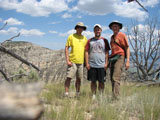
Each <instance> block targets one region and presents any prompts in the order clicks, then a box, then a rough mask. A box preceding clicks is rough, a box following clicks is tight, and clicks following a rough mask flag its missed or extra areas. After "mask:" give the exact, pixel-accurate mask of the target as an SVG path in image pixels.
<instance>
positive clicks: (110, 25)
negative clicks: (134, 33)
mask: <svg viewBox="0 0 160 120" xmlns="http://www.w3.org/2000/svg"><path fill="white" fill-rule="evenodd" d="M113 24H117V25H119V28H120V29H122V27H123V25H122V23H120V22H118V21H114V22H111V23H110V24H109V28H110V29H112V25H113Z"/></svg>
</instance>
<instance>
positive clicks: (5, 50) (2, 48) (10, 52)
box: [0, 46, 40, 71]
mask: <svg viewBox="0 0 160 120" xmlns="http://www.w3.org/2000/svg"><path fill="white" fill-rule="evenodd" d="M0 51H2V52H4V53H7V54H9V55H11V56H12V57H14V58H16V59H18V60H19V61H21V62H23V63H25V64H26V65H28V66H32V67H33V68H35V69H36V70H38V71H40V69H39V68H38V67H36V66H35V65H34V64H32V63H30V62H28V61H26V60H24V59H23V58H22V57H20V56H19V55H17V54H15V53H14V52H12V51H10V50H7V49H6V48H5V47H3V46H0Z"/></svg>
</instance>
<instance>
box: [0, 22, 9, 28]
mask: <svg viewBox="0 0 160 120" xmlns="http://www.w3.org/2000/svg"><path fill="white" fill-rule="evenodd" d="M7 24H8V23H7V22H6V23H5V24H4V25H3V26H2V27H1V28H0V30H3V29H4V27H5V26H6V25H7Z"/></svg>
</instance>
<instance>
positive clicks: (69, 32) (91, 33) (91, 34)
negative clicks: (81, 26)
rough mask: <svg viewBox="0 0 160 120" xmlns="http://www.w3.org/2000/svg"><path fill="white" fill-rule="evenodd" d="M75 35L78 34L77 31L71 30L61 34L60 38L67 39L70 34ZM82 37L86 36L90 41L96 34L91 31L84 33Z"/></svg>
mask: <svg viewBox="0 0 160 120" xmlns="http://www.w3.org/2000/svg"><path fill="white" fill-rule="evenodd" d="M73 33H76V30H75V29H71V30H69V31H68V32H66V33H59V36H61V37H67V36H69V35H70V34H73ZM82 35H85V36H86V37H87V38H88V39H89V38H91V37H93V36H94V33H93V32H91V31H83V32H82Z"/></svg>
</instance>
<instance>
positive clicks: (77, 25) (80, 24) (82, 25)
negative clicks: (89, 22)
mask: <svg viewBox="0 0 160 120" xmlns="http://www.w3.org/2000/svg"><path fill="white" fill-rule="evenodd" d="M77 27H82V28H83V29H84V30H86V29H87V27H86V26H85V25H84V24H83V22H78V23H77V24H76V26H75V29H76V28H77Z"/></svg>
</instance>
